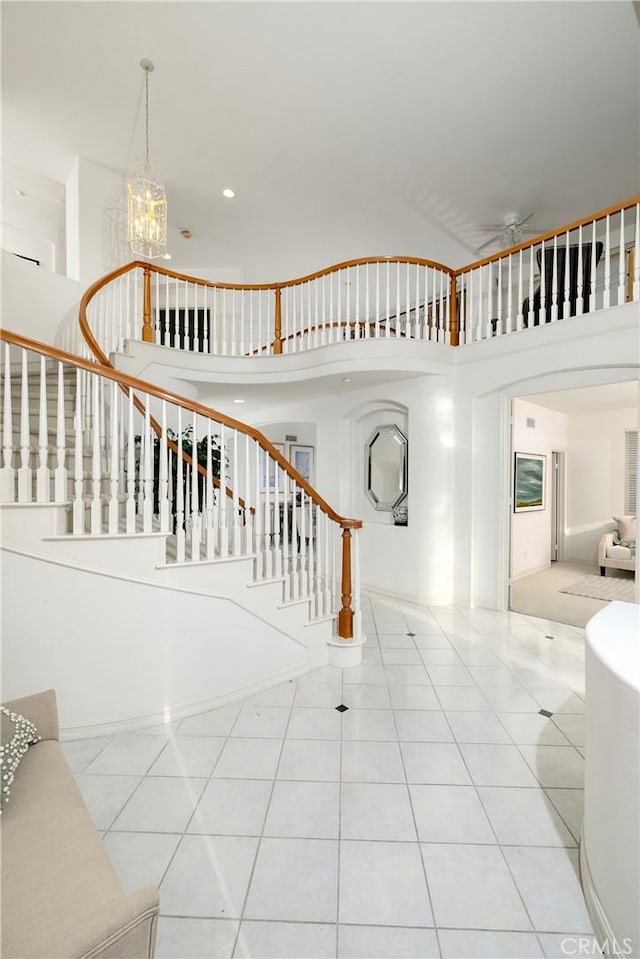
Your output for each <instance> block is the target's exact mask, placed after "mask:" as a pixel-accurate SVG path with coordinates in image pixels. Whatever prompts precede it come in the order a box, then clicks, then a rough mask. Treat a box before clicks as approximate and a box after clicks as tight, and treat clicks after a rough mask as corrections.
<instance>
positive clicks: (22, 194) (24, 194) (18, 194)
mask: <svg viewBox="0 0 640 959" xmlns="http://www.w3.org/2000/svg"><path fill="white" fill-rule="evenodd" d="M26 195H27V194H26V193H25V192H24V190H16V196H18V197H23V196H26Z"/></svg>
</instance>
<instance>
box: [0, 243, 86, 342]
mask: <svg viewBox="0 0 640 959" xmlns="http://www.w3.org/2000/svg"><path fill="white" fill-rule="evenodd" d="M0 265H1V268H2V326H3V327H4V328H5V329H7V330H11V331H12V332H14V333H21V334H22V335H23V336H28V337H30V338H31V339H34V340H41V341H42V342H44V343H49V344H54V345H56V346H57V345H61V344H60V342H59V337H58V334H59V330H60V329H61V323H64V324H65V325H67V324H75V326H76V327H77V325H78V305H79V303H80V298H81V296H82V292H83V290H82V287H81V285H80V284H79V283H77V282H76V281H75V280H70V279H69V278H68V277H66V276H60V275H59V274H57V273H49V272H48V271H46V270H42V268H41V267H37V266H36V265H35V264H34V263H29V262H27V260H21V259H19V258H18V257H17V256H13V255H12V254H11V253H7V252H5V251H4V250H3V251H2V254H1V259H0Z"/></svg>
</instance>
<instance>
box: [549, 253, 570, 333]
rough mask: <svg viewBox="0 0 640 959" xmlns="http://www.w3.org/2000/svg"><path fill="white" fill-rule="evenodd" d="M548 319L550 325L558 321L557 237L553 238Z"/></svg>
mask: <svg viewBox="0 0 640 959" xmlns="http://www.w3.org/2000/svg"><path fill="white" fill-rule="evenodd" d="M567 266H568V264H567ZM550 319H551V322H552V323H555V321H556V320H557V319H558V237H557V236H554V238H553V259H552V274H551V317H550Z"/></svg>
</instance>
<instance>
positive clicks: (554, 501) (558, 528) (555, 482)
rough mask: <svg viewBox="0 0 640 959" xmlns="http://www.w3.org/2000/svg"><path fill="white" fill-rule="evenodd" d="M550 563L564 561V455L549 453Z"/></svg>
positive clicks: (555, 452)
mask: <svg viewBox="0 0 640 959" xmlns="http://www.w3.org/2000/svg"><path fill="white" fill-rule="evenodd" d="M551 471H552V472H551V562H552V563H555V562H557V561H558V560H562V559H564V502H565V497H564V487H565V454H564V452H562V451H553V452H552V453H551Z"/></svg>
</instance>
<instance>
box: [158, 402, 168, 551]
mask: <svg viewBox="0 0 640 959" xmlns="http://www.w3.org/2000/svg"><path fill="white" fill-rule="evenodd" d="M161 429H162V432H161V436H160V442H159V445H158V512H159V515H160V532H161V533H169V532H170V531H171V524H170V519H169V517H170V513H169V462H168V459H169V447H168V445H167V402H166V400H162V404H161Z"/></svg>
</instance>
